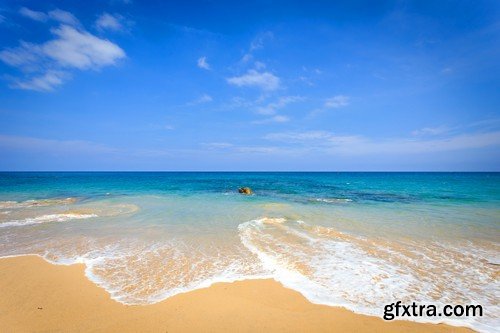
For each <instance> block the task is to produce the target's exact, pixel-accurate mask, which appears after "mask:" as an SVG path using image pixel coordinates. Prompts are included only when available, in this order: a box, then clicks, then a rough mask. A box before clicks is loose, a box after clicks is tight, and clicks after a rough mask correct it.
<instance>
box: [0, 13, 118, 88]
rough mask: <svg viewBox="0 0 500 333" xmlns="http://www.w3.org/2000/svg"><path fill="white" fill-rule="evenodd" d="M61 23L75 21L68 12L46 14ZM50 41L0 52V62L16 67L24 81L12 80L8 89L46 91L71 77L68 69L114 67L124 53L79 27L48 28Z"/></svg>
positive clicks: (107, 41) (24, 44)
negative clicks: (21, 72)
mask: <svg viewBox="0 0 500 333" xmlns="http://www.w3.org/2000/svg"><path fill="white" fill-rule="evenodd" d="M49 14H50V15H52V16H53V17H57V19H58V20H60V21H62V22H67V23H69V22H73V23H74V22H77V20H76V18H74V16H73V15H72V14H71V13H68V12H65V11H61V10H54V11H51V12H49ZM51 33H52V34H53V35H54V38H53V39H51V40H49V41H47V42H45V43H41V44H34V43H28V42H24V41H21V42H20V45H19V46H18V47H14V48H6V49H4V50H2V51H0V60H1V61H3V62H4V63H6V64H8V65H10V66H13V67H17V68H19V69H20V70H21V71H23V72H24V74H25V76H26V77H25V78H18V79H15V80H14V82H13V83H12V84H11V87H14V88H20V89H31V90H38V91H44V90H45V91H50V90H53V88H54V87H56V86H59V85H61V84H62V83H63V82H64V81H65V79H67V78H69V77H70V76H71V75H70V73H69V70H71V69H79V70H97V69H100V68H101V67H104V66H110V65H115V64H116V63H117V61H118V60H120V59H123V58H125V52H124V51H123V49H121V48H120V47H119V46H118V45H116V44H114V43H113V42H111V41H109V40H107V39H103V38H99V37H97V36H94V35H92V34H91V33H89V32H87V31H85V30H84V29H82V28H79V27H74V26H70V25H67V24H62V25H60V26H59V27H57V28H53V29H51Z"/></svg>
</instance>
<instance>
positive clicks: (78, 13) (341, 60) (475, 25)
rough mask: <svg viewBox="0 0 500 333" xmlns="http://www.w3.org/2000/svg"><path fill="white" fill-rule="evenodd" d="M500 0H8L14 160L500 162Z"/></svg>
mask: <svg viewBox="0 0 500 333" xmlns="http://www.w3.org/2000/svg"><path fill="white" fill-rule="evenodd" d="M499 18H500V2H498V1H312V2H311V1H286V2H285V1H283V2H280V1H272V2H271V1H253V2H252V1H249V2H245V3H243V2H241V3H240V2H235V1H228V2H224V1H198V2H189V1H184V2H182V4H179V3H175V2H168V1H166V2H165V1H134V0H130V1H120V0H110V1H85V2H77V1H54V2H50V1H44V2H41V1H3V2H0V156H1V158H0V170H250V171H253V170H283V171H288V170H318V171H324V170H325V171H328V170H333V171H336V170H347V171H349V170H353V171H365V170H370V171H378V170H387V171H393V170H401V171H411V170H415V171H419V170H436V171H447V170H465V171H470V170H478V171H482V170H497V171H498V170H500V93H499V91H500V62H499V61H498V59H500V57H499V56H500V52H499V51H500V38H499V37H500V20H499Z"/></svg>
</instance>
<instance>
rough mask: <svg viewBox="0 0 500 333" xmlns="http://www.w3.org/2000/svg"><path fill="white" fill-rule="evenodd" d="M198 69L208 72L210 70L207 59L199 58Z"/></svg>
mask: <svg viewBox="0 0 500 333" xmlns="http://www.w3.org/2000/svg"><path fill="white" fill-rule="evenodd" d="M198 67H200V68H202V69H206V70H210V69H211V68H210V65H209V64H208V62H207V57H200V58H198Z"/></svg>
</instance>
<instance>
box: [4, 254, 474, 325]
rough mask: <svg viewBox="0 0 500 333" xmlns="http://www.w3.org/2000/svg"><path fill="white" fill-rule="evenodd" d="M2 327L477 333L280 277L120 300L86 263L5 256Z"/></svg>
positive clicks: (218, 284) (219, 284)
mask: <svg viewBox="0 0 500 333" xmlns="http://www.w3.org/2000/svg"><path fill="white" fill-rule="evenodd" d="M0 291H1V295H0V332H162V333H165V332H451V331H453V332H467V331H468V332H470V330H468V329H465V328H457V327H451V326H447V325H441V324H440V325H432V324H418V323H413V322H408V321H392V322H386V321H384V320H382V319H380V318H376V317H370V316H364V315H359V314H355V313H353V312H351V311H348V310H345V309H343V308H336V307H329V306H324V305H316V304H312V303H310V302H309V301H308V300H307V299H305V298H304V297H303V296H302V295H301V294H299V293H298V292H295V291H293V290H290V289H286V288H284V287H283V286H282V285H281V284H279V283H278V282H275V281H273V280H248V281H242V282H234V283H217V284H214V285H213V286H211V287H209V288H205V289H200V290H196V291H192V292H189V293H185V294H180V295H177V296H174V297H171V298H169V299H167V300H165V301H163V302H160V303H157V304H153V305H146V306H127V305H123V304H120V303H118V302H115V301H113V300H112V299H111V298H110V297H109V295H108V294H107V293H106V292H105V291H104V290H103V289H101V288H99V287H97V286H96V285H95V284H93V283H92V282H90V281H89V280H88V279H87V278H86V277H85V276H84V266H83V265H72V266H56V265H51V264H49V263H47V262H46V261H44V260H43V259H41V258H39V257H36V256H25V257H15V258H4V259H0Z"/></svg>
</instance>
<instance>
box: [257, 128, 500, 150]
mask: <svg viewBox="0 0 500 333" xmlns="http://www.w3.org/2000/svg"><path fill="white" fill-rule="evenodd" d="M264 139H266V140H270V141H280V142H284V143H287V144H293V145H294V146H295V147H301V148H304V147H307V149H309V150H316V151H321V152H324V153H329V154H342V155H367V156H368V155H376V154H419V153H432V152H446V151H457V150H466V149H477V148H484V147H493V146H500V131H492V132H477V133H462V134H456V135H451V136H448V137H445V138H439V139H432V138H431V139H429V138H404V137H399V138H377V139H376V138H368V137H365V136H361V135H337V134H335V133H331V132H327V131H306V132H283V133H270V134H268V135H266V136H264Z"/></svg>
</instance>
